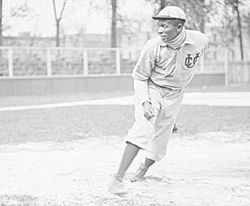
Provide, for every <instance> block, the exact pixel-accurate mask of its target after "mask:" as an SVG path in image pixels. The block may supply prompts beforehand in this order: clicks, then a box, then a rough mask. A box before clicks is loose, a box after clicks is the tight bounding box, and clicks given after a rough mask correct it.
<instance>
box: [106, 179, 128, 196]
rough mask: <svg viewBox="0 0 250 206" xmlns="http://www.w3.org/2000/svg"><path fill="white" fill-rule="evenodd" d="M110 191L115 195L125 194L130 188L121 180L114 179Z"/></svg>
mask: <svg viewBox="0 0 250 206" xmlns="http://www.w3.org/2000/svg"><path fill="white" fill-rule="evenodd" d="M109 192H110V193H112V194H114V195H125V194H126V193H128V190H127V188H126V187H125V185H124V183H123V182H122V181H121V180H118V179H114V180H113V182H112V183H111V185H110V187H109Z"/></svg>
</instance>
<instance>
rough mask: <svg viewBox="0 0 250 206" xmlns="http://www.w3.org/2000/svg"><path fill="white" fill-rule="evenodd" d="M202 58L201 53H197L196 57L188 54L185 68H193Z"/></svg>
mask: <svg viewBox="0 0 250 206" xmlns="http://www.w3.org/2000/svg"><path fill="white" fill-rule="evenodd" d="M199 57H200V53H196V54H195V55H192V54H188V55H187V57H186V58H185V66H186V67H187V68H189V69H190V68H193V67H194V66H195V64H196V62H197V60H198V58H199Z"/></svg>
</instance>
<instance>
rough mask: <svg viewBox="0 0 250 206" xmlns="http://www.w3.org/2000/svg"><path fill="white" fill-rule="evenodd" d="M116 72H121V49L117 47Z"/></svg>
mask: <svg viewBox="0 0 250 206" xmlns="http://www.w3.org/2000/svg"><path fill="white" fill-rule="evenodd" d="M115 51H116V58H115V59H116V74H121V53H120V49H118V48H117V49H116V50H115Z"/></svg>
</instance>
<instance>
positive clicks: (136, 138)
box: [125, 120, 155, 149]
mask: <svg viewBox="0 0 250 206" xmlns="http://www.w3.org/2000/svg"><path fill="white" fill-rule="evenodd" d="M154 132H155V131H154V125H153V124H152V123H150V122H149V121H147V120H137V121H135V123H134V125H133V126H132V128H131V129H130V130H129V132H128V134H127V136H126V139H125V140H126V141H127V142H131V143H133V144H135V145H137V146H139V147H141V148H142V149H145V148H146V146H147V143H148V141H149V140H150V139H151V138H152V136H153V135H154Z"/></svg>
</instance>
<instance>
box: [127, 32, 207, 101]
mask: <svg viewBox="0 0 250 206" xmlns="http://www.w3.org/2000/svg"><path fill="white" fill-rule="evenodd" d="M207 45H208V39H207V37H206V35H205V34H203V33H201V32H199V31H194V30H186V39H185V41H184V44H183V45H182V47H180V48H178V49H176V50H174V49H172V48H171V47H169V46H168V45H167V44H166V43H163V42H162V41H161V39H160V37H159V36H157V37H156V38H153V39H151V40H149V41H148V42H147V43H146V45H145V47H144V48H143V50H142V52H141V55H140V57H139V60H138V62H137V64H136V66H135V68H134V70H133V73H132V77H133V78H134V79H135V80H147V82H148V86H149V87H159V88H162V89H166V92H168V93H170V94H178V93H182V90H183V88H185V87H186V86H187V85H188V84H189V83H190V81H191V80H192V78H193V75H194V73H195V69H196V67H197V64H198V62H199V60H200V58H201V56H202V55H203V54H204V52H205V50H206V48H207ZM138 88H141V87H138ZM137 92H138V93H140V91H137ZM141 95H146V94H145V92H142V94H141ZM141 99H147V97H145V96H144V97H141Z"/></svg>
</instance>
